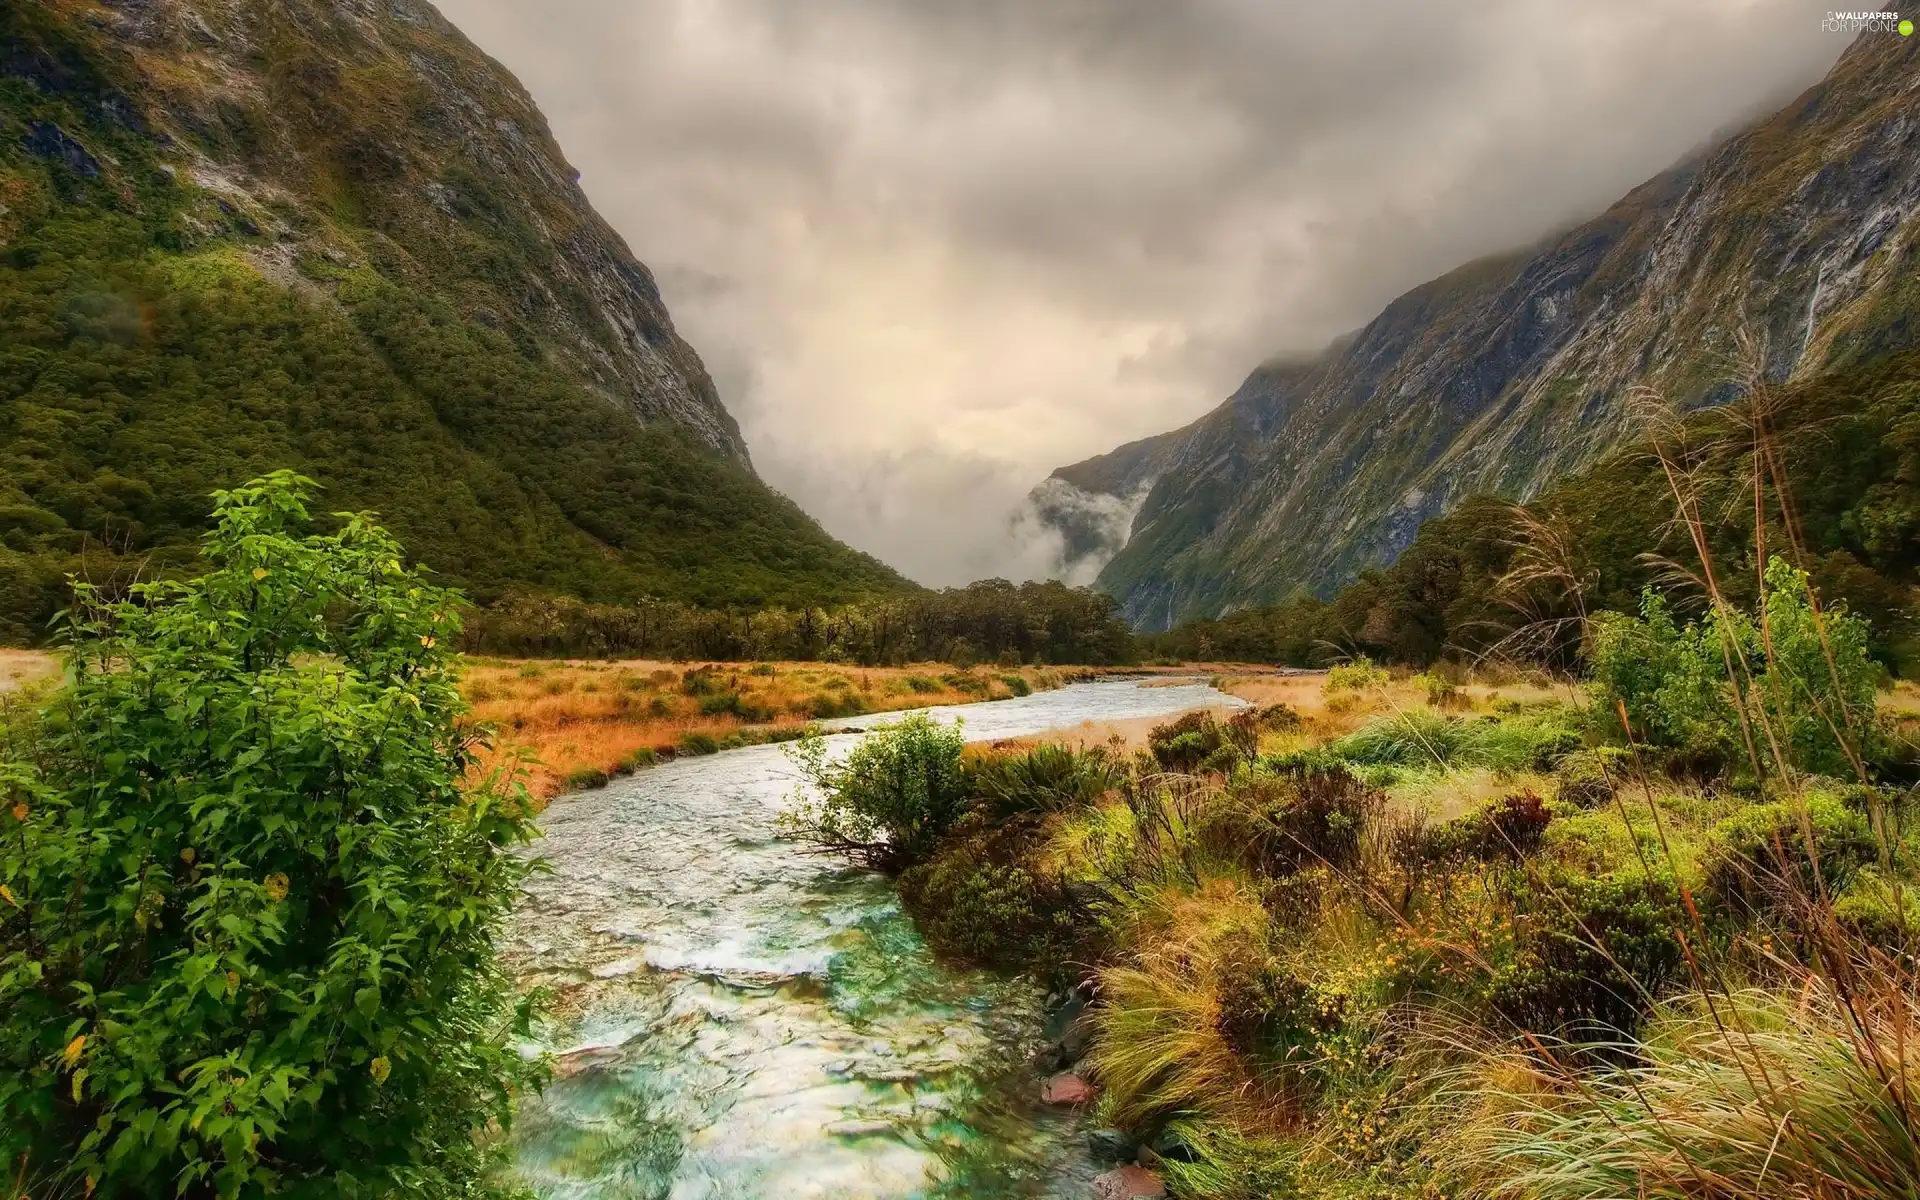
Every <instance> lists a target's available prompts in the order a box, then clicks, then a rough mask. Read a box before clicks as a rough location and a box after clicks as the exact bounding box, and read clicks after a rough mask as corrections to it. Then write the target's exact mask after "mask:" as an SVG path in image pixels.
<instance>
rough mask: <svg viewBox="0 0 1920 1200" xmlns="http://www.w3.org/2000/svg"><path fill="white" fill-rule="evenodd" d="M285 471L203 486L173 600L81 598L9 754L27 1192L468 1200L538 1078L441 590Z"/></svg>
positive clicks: (363, 522) (6, 1049)
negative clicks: (329, 530)
mask: <svg viewBox="0 0 1920 1200" xmlns="http://www.w3.org/2000/svg"><path fill="white" fill-rule="evenodd" d="M309 486H311V485H310V484H309V483H308V481H306V480H303V479H301V478H299V477H298V476H295V475H292V474H291V473H287V472H282V473H279V474H276V475H274V476H272V477H270V478H268V479H265V480H257V481H255V482H253V483H251V484H249V485H247V486H246V487H242V488H238V489H235V490H233V491H231V492H221V493H217V494H216V495H215V498H214V512H215V528H214V530H213V531H212V533H211V534H209V535H208V537H207V539H206V544H205V555H206V559H207V562H208V564H209V567H210V569H209V571H208V572H207V573H206V574H205V575H203V576H201V577H200V578H198V579H196V580H194V581H192V582H190V583H157V584H142V585H139V586H137V587H135V588H134V589H133V592H132V598H131V599H129V600H127V601H124V602H117V603H109V602H107V601H105V600H104V599H103V598H102V597H101V596H100V595H98V594H97V593H95V592H93V591H92V590H91V589H90V588H89V587H88V586H87V585H84V584H82V585H79V587H78V599H77V604H76V607H75V609H74V615H73V616H72V617H71V620H70V627H69V632H70V636H71V655H70V660H71V663H72V667H73V676H72V682H71V684H70V685H69V686H68V687H67V688H66V689H65V690H63V691H62V692H60V693H58V694H57V695H56V696H55V697H54V699H53V700H52V701H51V702H50V707H49V708H48V710H47V712H46V714H45V718H44V721H43V722H42V723H41V727H40V732H39V735H38V738H39V753H38V755H37V761H36V763H34V764H33V765H29V764H25V763H18V762H15V763H6V764H0V796H4V798H5V808H4V809H0V822H3V823H4V824H5V825H6V826H8V829H7V832H6V836H4V837H0V883H4V885H5V886H4V889H0V890H3V891H4V893H5V899H6V903H4V904H0V1112H4V1113H5V1114H6V1117H5V1119H4V1120H3V1121H0V1160H3V1161H5V1162H6V1163H7V1164H8V1166H7V1167H6V1168H5V1170H6V1171H7V1172H8V1173H9V1177H10V1178H11V1177H15V1176H13V1174H12V1173H13V1172H14V1171H16V1170H24V1171H25V1173H26V1175H27V1177H28V1178H45V1179H47V1180H49V1182H47V1183H46V1184H45V1185H44V1190H45V1192H46V1194H49V1195H59V1194H68V1195H80V1194H82V1192H83V1191H84V1192H97V1193H98V1194H101V1195H106V1196H126V1195H160V1194H167V1195H172V1194H180V1195H192V1196H212V1195H220V1196H239V1195H265V1194H274V1193H281V1194H298V1195H326V1196H380V1195H395V1194H402V1193H412V1194H425V1195H440V1196H453V1195H478V1194H484V1193H486V1192H487V1191H488V1190H490V1186H491V1185H490V1183H489V1181H490V1180H491V1179H492V1178H493V1177H494V1176H493V1175H492V1174H491V1170H492V1161H491V1159H492V1156H491V1154H490V1153H488V1152H487V1151H485V1150H483V1149H482V1145H483V1142H482V1141H479V1140H476V1139H477V1135H479V1134H480V1133H481V1132H482V1131H483V1130H485V1129H487V1128H488V1127H490V1126H494V1125H496V1124H501V1125H504V1124H505V1123H507V1122H509V1121H510V1120H511V1119H512V1116H513V1103H512V1099H511V1096H512V1092H513V1090H514V1089H515V1088H519V1087H526V1086H529V1085H532V1084H535V1083H537V1082H538V1080H539V1078H540V1073H539V1070H538V1069H537V1067H536V1066H534V1065H533V1064H528V1063H526V1062H524V1061H523V1060H522V1059H521V1057H520V1055H519V1054H518V1053H517V1052H516V1049H515V1045H516V1042H517V1041H519V1040H520V1039H522V1038H524V1037H525V1036H527V1034H528V1029H527V1021H528V1019H529V1012H528V1009H527V1007H526V1005H524V1004H521V1005H517V1006H516V1004H515V1002H514V1000H513V994H512V988H511V984H510V981H509V980H508V979H507V977H506V975H505V973H504V972H503V971H502V969H501V967H500V965H499V962H498V960H497V958H496V956H495V952H494V943H495V938H496V937H497V935H498V932H499V930H500V926H501V922H502V920H503V919H504V917H505V916H506V914H507V911H508V909H509V907H510V906H511V905H512V904H513V902H514V900H515V898H516V896H517V894H518V888H519V884H520V881H521V880H522V878H524V876H525V874H526V871H527V863H526V861H525V860H524V859H523V858H521V857H520V856H518V855H515V854H512V853H508V852H507V851H508V848H509V847H510V846H512V845H514V844H516V843H519V842H523V841H525V840H526V839H527V838H528V837H529V836H530V835H531V832H532V826H531V824H530V819H529V817H528V811H529V810H528V805H527V802H526V797H525V794H524V792H523V791H522V790H521V789H519V788H518V787H517V786H513V787H503V786H501V785H498V784H497V783H486V784H483V785H481V786H479V787H477V788H474V789H471V790H466V791H463V790H462V787H461V781H462V778H463V776H464V774H465V772H466V770H467V767H468V766H469V764H470V762H471V759H470V757H469V751H468V749H467V747H468V745H469V741H468V735H467V733H466V731H465V730H463V728H462V726H461V718H462V714H463V712H464V706H463V704H462V702H461V700H460V696H459V692H458V690H457V689H456V686H455V664H454V662H453V659H452V655H451V645H452V642H453V638H454V635H455V633H456V632H457V630H458V628H459V620H458V612H459V608H460V601H459V598H458V597H457V596H456V595H454V594H453V593H450V592H447V591H444V590H442V589H440V588H437V587H435V586H433V585H432V584H431V583H430V582H428V580H427V578H426V577H425V576H424V574H423V573H422V572H419V571H416V570H413V569H410V568H407V567H404V566H402V565H401V564H402V562H403V561H404V555H403V552H402V550H401V548H400V546H399V545H398V544H397V543H395V542H394V540H393V539H392V538H390V537H389V536H387V535H386V534H385V533H384V532H382V531H381V530H380V529H379V528H377V527H375V526H374V525H372V524H371V523H370V522H369V521H368V520H367V519H366V518H364V517H350V518H347V519H346V521H345V524H344V527H343V528H342V529H341V531H340V532H339V533H338V534H336V535H332V536H317V535H305V536H302V535H301V534H299V533H298V532H297V531H298V530H299V529H300V528H301V527H302V526H303V525H304V524H305V522H306V520H307V511H306V507H305V504H304V493H305V489H306V488H307V487H309ZM6 810H11V812H10V814H9V813H8V812H7V811H6ZM493 1141H494V1142H495V1143H497V1139H493Z"/></svg>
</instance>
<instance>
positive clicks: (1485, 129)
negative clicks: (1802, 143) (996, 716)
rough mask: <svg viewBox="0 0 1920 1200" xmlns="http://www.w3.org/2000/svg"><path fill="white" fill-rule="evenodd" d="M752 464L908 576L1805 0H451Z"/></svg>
mask: <svg viewBox="0 0 1920 1200" xmlns="http://www.w3.org/2000/svg"><path fill="white" fill-rule="evenodd" d="M439 4H440V7H441V8H442V10H443V11H445V12H446V14H447V15H448V16H449V17H450V18H452V19H453V20H454V21H455V22H456V23H457V24H459V25H460V26H461V27H462V28H463V29H464V30H465V31H466V32H467V33H468V34H469V35H470V36H471V37H472V38H473V39H474V40H475V41H477V42H478V43H479V44H480V45H481V46H482V47H483V48H485V49H486V50H488V51H489V52H491V53H492V54H493V55H494V56H495V57H497V58H499V59H500V60H501V61H503V62H504V63H505V64H506V65H507V66H508V67H509V68H511V69H512V70H513V71H514V72H515V73H516V74H517V75H519V77H520V78H521V80H522V81H523V82H524V83H525V84H526V85H527V86H528V88H530V89H531V90H532V92H533V94H534V97H535V98H536V99H537V100H538V101H539V103H540V105H541V107H542V108H543V109H544V110H545V112H546V114H547V116H548V118H549V120H550V121H551V122H552V124H553V127H554V130H555V132H556V134H557V135H558V137H559V140H560V143H561V145H562V146H563V147H564V149H565V150H566V152H567V154H568V157H569V158H570V159H571V160H572V161H573V163H574V164H575V165H576V166H577V167H579V168H580V170H581V171H582V173H583V179H582V182H583V184H584V186H585V187H586V189H587V192H588V194H589V195H590V196H591V197H592V199H593V201H594V203H595V204H596V206H597V207H599V209H600V210H601V212H602V213H603V214H604V215H605V216H606V217H607V218H608V220H610V221H611V222H612V223H613V225H614V226H615V227H616V228H617V229H619V230H620V231H621V233H623V234H624V235H625V236H626V238H627V240H628V242H629V243H630V244H631V245H632V246H633V248H634V250H635V252H636V253H637V254H638V255H639V256H640V258H641V259H643V260H644V261H646V262H647V263H648V264H649V265H650V266H652V267H653V269H654V271H655V273H656V274H657V275H658V277H659V279H660V283H661V287H662V290H663V291H664V292H665V293H666V298H667V303H668V306H669V307H670V308H671V309H672V311H673V314H674V318H675V322H676V324H677V325H678V326H679V328H680V330H681V332H682V333H683V334H684V335H685V336H686V337H688V338H689V340H691V341H692V342H693V344H694V346H695V347H697V348H698V349H699V351H700V353H701V354H702V356H703V357H704V358H705V359H706V362H707V365H708V367H709V368H710V369H711V371H712V372H713V375H714V378H715V381H716V382H717V383H718V384H719V387H720V392H721V395H722V397H723V398H724V399H725V401H726V403H727V406H728V407H729V408H730V409H731V410H732V411H733V413H734V415H735V416H736V417H738V418H739V421H740V424H741V427H742V428H743V430H744V431H745V433H746V436H747V441H748V445H749V446H750V448H751V450H752V453H753V456H754V460H755V463H756V465H757V466H758V468H759V470H760V473H761V474H762V475H763V476H764V477H765V478H766V479H767V480H768V481H769V482H771V483H772V484H773V485H774V486H776V487H778V488H780V489H781V490H783V491H785V492H786V493H787V494H789V495H791V496H793V497H794V498H795V499H796V500H798V501H799V502H800V503H801V504H802V505H803V506H805V507H806V508H807V509H808V511H810V512H812V513H813V514H814V515H815V516H816V517H818V518H819V519H820V520H821V521H822V522H823V523H824V524H825V525H826V526H827V528H828V529H829V530H831V531H832V532H833V533H835V534H836V535H838V536H839V537H841V538H843V539H845V540H846V541H848V542H851V543H852V544H854V545H856V546H858V547H860V548H862V549H864V550H868V551H871V552H873V553H875V554H877V555H879V556H880V557H882V558H884V559H886V560H887V561H888V562H890V563H893V564H894V565H895V566H897V567H899V568H900V569H902V570H904V571H905V572H907V573H908V574H910V575H912V576H914V577H915V578H917V579H920V580H921V581H923V582H926V583H930V584H948V583H956V582H964V581H966V580H968V579H972V578H977V577H980V576H983V575H988V574H1006V575H1011V576H1014V577H1022V576H1027V575H1031V574H1036V573H1045V571H1046V570H1047V567H1048V565H1049V560H1048V553H1047V550H1048V548H1047V547H1046V546H1044V545H1034V544H1027V543H1023V542H1021V541H1020V540H1019V539H1015V538H1012V537H1010V536H1009V535H1008V531H1007V523H1008V518H1009V516H1010V515H1011V514H1012V513H1013V512H1014V510H1015V509H1016V508H1017V506H1018V504H1019V501H1020V499H1021V498H1022V496H1023V495H1024V494H1025V493H1026V491H1027V490H1028V489H1029V488H1030V487H1032V486H1033V485H1034V484H1035V483H1037V482H1039V481H1040V480H1041V479H1042V478H1044V477H1045V476H1046V474H1047V473H1048V472H1049V471H1050V470H1052V468H1054V467H1055V466H1059V465H1061V464H1063V463H1068V462H1073V461H1077V460H1079V459H1081V458H1085V457H1087V456H1089V455H1092V454H1097V453H1101V452H1104V451H1106V450H1109V449H1111V448H1113V447H1114V446H1116V445H1118V444H1119V443H1121V442H1124V441H1127V440H1130V439H1133V438H1138V437H1143V436H1145V435H1148V434H1152V433H1158V432H1161V431H1163V430H1166V429H1170V428H1173V427H1175V426H1178V425H1181V424H1184V423H1186V422H1188V421H1190V420H1192V419H1193V418H1195V417H1197V416H1199V415H1200V414H1201V413H1203V412H1205V411H1206V410H1207V409H1209V408H1212V407H1213V406H1214V405H1216V404H1217V403H1219V402H1220V401H1221V400H1222V399H1224V398H1225V397H1226V395H1227V394H1228V393H1229V392H1231V391H1232V390H1233V388H1234V387H1235V386H1236V385H1237V384H1238V383H1239V381H1240V379H1241V378H1242V377H1244V376H1245V375H1246V373H1247V372H1248V371H1249V370H1250V369H1251V368H1252V367H1253V366H1254V365H1255V364H1256V363H1258V362H1259V361H1260V360H1262V359H1264V358H1267V357H1271V356H1273V355H1275V354H1279V353H1286V352H1292V351H1302V350H1310V349H1313V348H1316V347H1318V346H1320V345H1322V344H1324V343H1325V342H1326V341H1327V340H1328V339H1329V338H1331V337H1333V336H1335V335H1337V334H1339V333H1341V332H1343V331H1345V330H1347V329H1350V328H1353V327H1355V326H1358V325H1360V324H1363V323H1364V322H1365V321H1366V320H1368V319H1369V318H1370V317H1372V316H1373V315H1374V313H1376V312H1377V311H1378V310H1379V309H1380V308H1381V307H1382V306H1383V305H1384V304H1385V303H1386V302H1387V301H1388V300H1390V299H1392V298H1393V296H1395V295H1397V294H1398V293H1400V292H1402V291H1404V290H1406V289H1407V288H1408V287H1411V286H1413V285H1414V284H1417V283H1419V282H1421V281H1422V280H1424V279H1427V278H1430V277H1432V276H1434V275H1436V274H1438V273H1440V272H1442V271H1445V270H1447V269H1448V268H1450V267H1452V266H1455V265H1457V264H1459V263H1461V262H1463V261H1466V260H1468V259H1471V258H1473V257H1475V256H1477V255H1480V254H1484V253H1487V252H1490V251H1493V250H1497V249H1502V248H1506V247H1509V246H1512V245H1516V244H1519V243H1522V242H1525V241H1529V240H1531V239H1533V238H1535V237H1538V236H1540V235H1541V234H1543V233H1545V232H1547V231H1549V230H1550V229H1552V228H1553V227H1555V226H1557V225H1562V224H1565V223H1567V222H1570V221H1572V220H1575V219H1578V218H1580V217H1583V216H1587V215H1590V214H1592V213H1593V212H1595V211H1597V210H1598V209H1599V208H1601V207H1604V206H1605V205H1606V204H1607V203H1608V202H1610V201H1611V200H1613V199H1614V198H1615V197H1617V196H1618V195H1620V194H1621V193H1623V192H1624V191H1626V190H1627V189H1628V188H1630V187H1631V186H1633V185H1634V184H1636V183H1638V182H1639V181H1641V180H1642V179H1644V178H1645V177H1647V176H1648V175H1650V174H1653V173H1654V172H1656V171H1658V170H1660V169H1661V168H1663V167H1665V166H1667V165H1668V164H1670V163H1671V162H1673V161H1674V160H1675V159H1677V158H1678V157H1680V156H1681V155H1683V154H1685V153H1686V152H1687V151H1689V150H1690V149H1692V148H1694V147H1696V146H1698V145H1699V144H1701V143H1702V142H1703V141H1704V140H1705V139H1707V138H1708V137H1710V136H1711V135H1712V134H1713V133H1714V132H1715V131H1716V130H1721V129H1724V128H1725V127H1727V126H1728V125H1729V124H1730V123H1732V122H1736V121H1738V120H1741V119H1743V118H1745V117H1748V116H1750V115H1752V114H1754V113H1755V112H1757V111H1759V110H1761V109H1763V108H1766V107H1772V106H1774V105H1777V104H1778V103H1780V102H1782V101H1784V100H1785V99H1787V98H1789V97H1790V96H1791V95H1793V94H1794V93H1796V92H1798V91H1799V90H1800V89H1801V88H1803V87H1805V86H1807V85H1808V84H1811V83H1812V82H1814V81H1815V80H1816V79H1818V78H1819V76H1820V75H1821V74H1822V73H1823V72H1824V71H1825V70H1826V68H1827V67H1828V66H1829V65H1830V64H1831V63H1832V61H1833V60H1834V58H1836V57H1837V56H1838V54H1839V52H1840V51H1841V49H1842V48H1843V45H1844V38H1843V37H1841V36H1840V35H1829V34H1823V33H1822V32H1821V31H1820V27H1819V25H1820V17H1821V15H1822V13H1821V12H1819V11H1816V10H1815V9H1813V8H1810V7H1807V6H1806V5H1803V4H1801V3H1797V2H1794V0H1600V2H1598V3H1591V4H1575V3H1568V2H1567V0H1425V2H1423V3H1414V4H1398V5H1391V6H1389V5H1380V6H1373V7H1369V6H1365V5H1356V4H1351V3H1346V2H1328V0H1316V2H1314V3H1305V2H1299V0H539V2H538V3H534V2H531V0H439Z"/></svg>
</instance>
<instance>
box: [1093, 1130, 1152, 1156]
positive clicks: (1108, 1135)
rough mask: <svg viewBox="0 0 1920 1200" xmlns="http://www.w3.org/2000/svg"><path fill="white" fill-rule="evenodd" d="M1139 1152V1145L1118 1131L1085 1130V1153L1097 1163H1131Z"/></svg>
mask: <svg viewBox="0 0 1920 1200" xmlns="http://www.w3.org/2000/svg"><path fill="white" fill-rule="evenodd" d="M1139 1152H1140V1147H1139V1144H1138V1143H1136V1142H1135V1141H1134V1140H1133V1139H1132V1138H1130V1137H1128V1136H1127V1135H1126V1134H1124V1133H1122V1132H1120V1131H1119V1130H1118V1129H1089V1130H1087V1153H1089V1154H1091V1155H1092V1156H1093V1161H1095V1162H1097V1163H1102V1164H1106V1163H1124V1162H1131V1161H1132V1160H1133V1156H1134V1155H1136V1154H1138V1153H1139Z"/></svg>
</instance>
